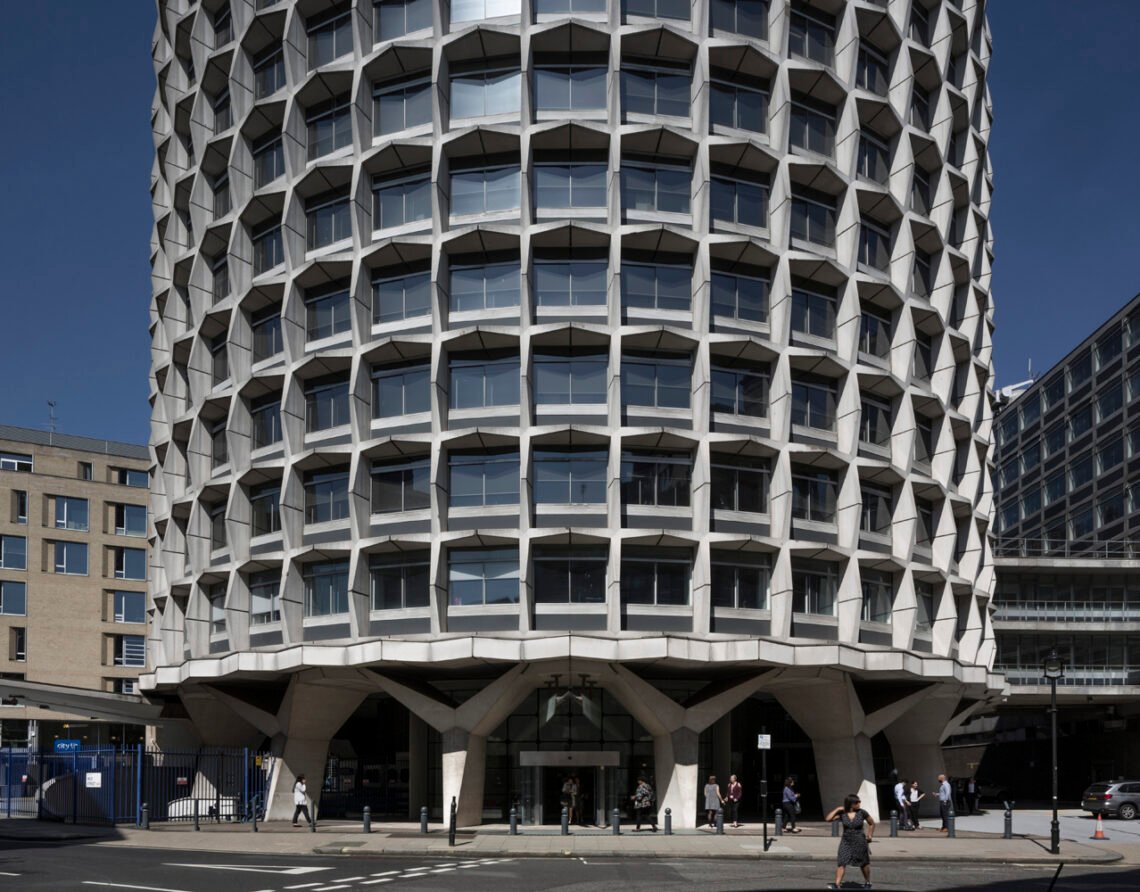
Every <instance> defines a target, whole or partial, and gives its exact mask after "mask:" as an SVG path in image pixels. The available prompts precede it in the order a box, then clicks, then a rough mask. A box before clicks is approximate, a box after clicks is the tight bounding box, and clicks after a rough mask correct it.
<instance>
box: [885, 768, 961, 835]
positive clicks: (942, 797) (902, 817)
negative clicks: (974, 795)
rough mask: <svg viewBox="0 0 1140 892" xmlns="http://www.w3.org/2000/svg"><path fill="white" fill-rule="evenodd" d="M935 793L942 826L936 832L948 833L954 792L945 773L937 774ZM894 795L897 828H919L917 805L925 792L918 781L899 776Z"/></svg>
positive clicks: (924, 795) (923, 797) (924, 796)
mask: <svg viewBox="0 0 1140 892" xmlns="http://www.w3.org/2000/svg"><path fill="white" fill-rule="evenodd" d="M971 783H973V779H971ZM975 789H976V785H975ZM935 795H936V796H937V797H938V815H939V817H940V818H941V820H942V826H941V827H939V828H938V832H939V833H949V832H950V812H951V809H952V807H953V796H954V792H953V790H952V788H951V787H950V781H949V780H947V778H946V775H945V774H940V775H938V791H937V793H935ZM894 797H895V798H894V801H895V807H896V808H897V810H898V813H899V829H900V830H919V829H921V826H922V825H921V824H919V821H918V805H919V803H920V802H922V800H923V799H925V798H926V794H925V793H924V792H922V790H920V789H919V787H918V781H916V780H912V781H908V780H905V779H904V778H899V780H898V783H896V784H895V790H894Z"/></svg>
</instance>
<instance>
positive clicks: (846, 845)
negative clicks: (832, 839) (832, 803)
mask: <svg viewBox="0 0 1140 892" xmlns="http://www.w3.org/2000/svg"><path fill="white" fill-rule="evenodd" d="M859 806H860V799H859V797H858V796H856V795H855V794H854V793H852V794H851V795H850V796H848V797H847V798H846V799H844V800H843V805H841V806H839V807H838V808H835V809H832V811H831V812H830V813H829V814H828V815H827V817H826V818H825V820H826V821H828V822H829V823H830V822H831V821H835V820H838V821H841V822H842V823H843V835H842V836H841V837H840V838H839V855H838V857H837V858H836V868H835V882H834V883H831V884H830V885H828V887H827V888H828V889H838V888H839V887H840V886H842V885H843V874H844V872H845V871H846V870H847V867H848V866H853V867H858V868H860V869H861V870H862V871H863V888H864V889H870V888H871V848H870V846H869V845H868V843H869V842H870V841H871V840H872V839H874V837H875V821H874V819H873V818H872V817H871V816H870V815H869V814H867V812H865V811H863V809H862V808H860V807H859Z"/></svg>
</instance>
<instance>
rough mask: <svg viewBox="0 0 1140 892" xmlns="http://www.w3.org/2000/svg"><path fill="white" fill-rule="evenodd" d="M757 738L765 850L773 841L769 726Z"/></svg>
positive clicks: (761, 729) (763, 728)
mask: <svg viewBox="0 0 1140 892" xmlns="http://www.w3.org/2000/svg"><path fill="white" fill-rule="evenodd" d="M760 732H761V733H760V734H759V736H758V737H757V738H756V748H757V749H759V750H760V812H761V815H762V817H763V819H764V851H765V852H766V851H768V847H769V846H770V845H772V843H771V842H770V841H769V839H768V750H770V749H771V748H772V738H771V737H770V736H769V735H768V733H767V732H768V728H767V727H766V726H765V727H761V728H760Z"/></svg>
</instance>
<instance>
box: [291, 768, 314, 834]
mask: <svg viewBox="0 0 1140 892" xmlns="http://www.w3.org/2000/svg"><path fill="white" fill-rule="evenodd" d="M301 815H304V816H305V823H306V824H311V823H313V819H312V818H311V817H309V796H308V791H307V789H306V787H305V775H303V774H298V775H297V781H296V782H295V783H294V784H293V826H294V827H300V826H301V825H300V824H298V823H297V818H299V817H300V816H301Z"/></svg>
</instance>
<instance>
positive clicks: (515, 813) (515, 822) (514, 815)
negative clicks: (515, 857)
mask: <svg viewBox="0 0 1140 892" xmlns="http://www.w3.org/2000/svg"><path fill="white" fill-rule="evenodd" d="M518 835H519V810H518V809H517V808H515V807H514V806H513V805H512V806H511V836H518Z"/></svg>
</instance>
